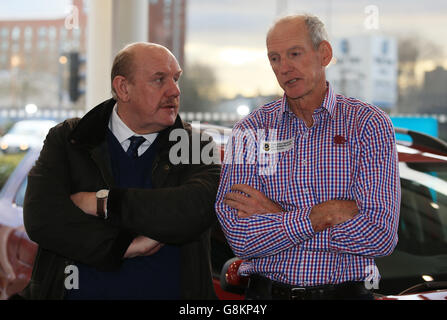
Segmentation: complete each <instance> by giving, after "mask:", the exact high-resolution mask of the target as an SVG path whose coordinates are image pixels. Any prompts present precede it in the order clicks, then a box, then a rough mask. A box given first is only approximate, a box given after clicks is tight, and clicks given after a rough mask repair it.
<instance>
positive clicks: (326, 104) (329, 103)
mask: <svg viewBox="0 0 447 320" xmlns="http://www.w3.org/2000/svg"><path fill="white" fill-rule="evenodd" d="M326 87H327V90H326V95H325V97H324V99H323V102H322V103H321V106H320V107H319V108H317V109H316V110H315V111H316V112H317V111H318V110H320V109H323V110H324V109H325V110H326V111H327V112H328V113H329V116H330V117H331V119H333V118H334V116H335V107H336V105H337V95H336V94H335V91H334V88H333V87H332V86H331V84H330V83H329V82H328V81H326ZM281 110H282V113H284V112H292V110H290V108H289V104H288V103H287V96H286V94H285V93H284V96H283V98H282V101H281ZM292 113H293V112H292Z"/></svg>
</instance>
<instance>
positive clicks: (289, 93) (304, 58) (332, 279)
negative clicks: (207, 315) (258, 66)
mask: <svg viewBox="0 0 447 320" xmlns="http://www.w3.org/2000/svg"><path fill="white" fill-rule="evenodd" d="M267 51H268V59H269V61H270V65H271V67H272V69H273V72H274V73H275V75H276V78H277V80H278V83H279V85H280V86H281V88H282V89H283V90H284V96H283V98H282V99H279V100H277V101H274V102H272V103H269V104H267V105H264V106H261V107H260V108H258V109H256V110H255V111H253V112H252V113H251V114H250V115H248V116H247V117H246V118H245V119H243V120H241V121H240V122H238V123H237V124H236V126H235V127H234V128H233V137H232V140H231V143H230V144H229V145H228V148H227V150H226V155H227V159H225V161H224V165H223V167H222V174H221V182H220V186H219V191H218V195H217V201H216V204H215V208H216V212H217V215H218V219H219V221H220V223H221V225H222V229H223V231H224V233H225V235H226V237H227V239H228V242H229V244H230V246H231V248H232V249H233V251H234V253H235V254H236V256H238V257H240V258H241V259H243V260H244V262H243V263H242V264H241V266H240V269H239V272H240V274H241V275H245V276H249V277H250V280H249V285H248V289H247V292H246V297H247V298H248V299H264V298H265V299H371V298H372V297H373V296H372V293H371V291H370V290H369V289H371V288H372V287H373V286H375V287H376V286H377V285H376V282H377V281H378V278H379V274H378V271H377V267H376V266H375V263H374V259H375V258H376V257H381V256H384V255H389V254H391V252H392V251H393V249H394V247H395V246H396V244H397V226H398V220H399V207H400V182H399V174H398V160H397V152H396V147H395V137H394V130H393V126H392V124H391V121H390V119H389V117H388V116H387V114H386V113H385V112H383V111H382V110H380V109H379V108H377V107H375V106H372V105H369V104H367V103H364V102H361V101H359V100H356V99H353V98H346V97H344V96H343V95H340V94H336V93H335V92H334V89H333V87H332V86H331V85H330V83H329V82H327V81H326V76H325V68H326V67H327V66H328V65H329V63H330V62H331V60H332V48H331V45H330V43H329V42H328V39H327V35H326V32H325V31H324V26H323V23H322V22H321V21H320V20H319V19H318V18H317V17H315V16H311V15H294V16H288V17H284V18H282V19H280V20H278V21H277V22H276V23H275V24H274V25H273V27H272V28H271V29H270V30H269V32H268V34H267ZM241 154H243V155H247V156H246V157H245V158H244V157H242V158H241V157H240V155H241ZM236 158H237V159H236ZM241 159H242V160H243V161H241ZM253 160H254V161H253ZM266 164H267V168H266ZM267 169H268V170H267ZM370 280H373V282H374V283H373V284H371V283H370Z"/></svg>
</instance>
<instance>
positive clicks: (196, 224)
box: [106, 143, 220, 245]
mask: <svg viewBox="0 0 447 320" xmlns="http://www.w3.org/2000/svg"><path fill="white" fill-rule="evenodd" d="M204 145H205V143H201V150H202V149H203V147H204ZM216 162H220V161H218V160H217V161H214V162H213V163H214V164H204V163H203V162H201V163H200V164H183V165H180V166H177V168H173V169H172V170H173V171H172V172H171V174H172V175H177V174H179V169H180V170H181V171H182V173H181V179H180V181H179V182H178V185H176V186H170V187H164V188H154V189H122V188H111V189H110V193H109V198H108V200H107V212H108V219H107V220H106V221H107V222H108V223H110V224H112V225H115V226H117V227H120V228H124V229H127V230H129V231H132V232H135V233H137V234H139V235H144V236H147V237H149V238H152V239H155V240H157V241H159V242H162V243H167V244H177V245H178V244H184V243H187V242H190V241H192V240H194V239H195V238H198V237H199V236H200V235H202V234H203V233H204V232H205V231H206V230H207V229H208V228H210V227H211V225H212V224H213V223H214V222H215V221H216V215H215V212H214V201H215V199H216V192H217V187H218V184H219V175H220V164H216ZM177 178H178V177H174V179H177Z"/></svg>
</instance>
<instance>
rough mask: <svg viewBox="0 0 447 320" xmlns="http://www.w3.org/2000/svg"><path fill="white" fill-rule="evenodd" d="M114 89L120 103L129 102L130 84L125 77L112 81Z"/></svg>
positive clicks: (118, 77) (117, 77)
mask: <svg viewBox="0 0 447 320" xmlns="http://www.w3.org/2000/svg"><path fill="white" fill-rule="evenodd" d="M112 85H113V88H114V89H115V92H116V95H117V98H118V100H119V101H122V102H128V101H129V99H130V95H129V87H128V86H129V82H128V81H127V79H126V78H125V77H123V76H116V77H115V78H113V81H112Z"/></svg>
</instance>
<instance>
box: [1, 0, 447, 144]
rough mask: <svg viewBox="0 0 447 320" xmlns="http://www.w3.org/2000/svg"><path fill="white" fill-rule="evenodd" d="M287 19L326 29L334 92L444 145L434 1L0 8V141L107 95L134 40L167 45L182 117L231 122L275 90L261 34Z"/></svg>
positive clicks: (110, 1) (28, 1)
mask: <svg viewBox="0 0 447 320" xmlns="http://www.w3.org/2000/svg"><path fill="white" fill-rule="evenodd" d="M296 12H308V13H312V14H315V15H317V16H319V17H320V18H321V19H322V21H323V22H324V23H325V25H326V28H327V31H328V33H329V36H330V40H331V43H332V45H333V48H334V59H333V61H332V62H331V64H330V66H329V67H328V70H327V75H328V79H329V81H331V83H332V84H333V85H334V86H335V87H336V90H337V91H338V92H340V93H343V94H345V95H347V96H352V97H356V98H359V99H362V100H365V101H367V102H369V103H372V104H375V105H378V106H379V107H381V108H382V109H384V110H385V111H386V112H388V113H389V114H390V115H391V117H392V119H393V122H394V124H395V125H396V126H399V127H407V128H413V129H418V130H420V131H423V132H425V133H428V134H430V135H433V136H436V137H440V138H443V139H447V117H446V107H447V56H446V42H445V38H446V31H447V2H446V1H444V0H425V1H419V0H375V1H363V0H336V1H335V0H314V1H300V0H244V1H237V0H15V1H1V2H0V40H1V42H0V134H1V135H4V134H5V133H7V132H8V130H10V129H11V127H12V126H13V125H14V124H15V123H16V122H17V121H20V120H40V119H45V120H53V121H55V122H59V121H62V120H64V119H65V118H69V117H76V116H82V115H83V114H84V113H85V112H86V111H88V110H89V109H91V108H92V107H93V106H94V105H95V104H97V103H99V102H101V101H102V100H103V99H106V98H108V97H110V87H109V86H110V85H109V73H110V66H111V62H112V57H113V56H114V55H115V54H116V51H117V50H118V49H119V48H121V47H122V46H123V45H124V44H125V43H128V42H132V41H135V40H144V39H147V40H149V41H152V42H156V43H160V44H163V45H165V46H167V47H168V48H169V49H171V51H172V52H173V53H174V54H175V55H176V57H177V58H178V60H179V62H180V64H181V66H182V68H183V69H184V70H185V72H184V75H183V78H182V79H181V90H182V96H181V101H182V102H181V112H182V113H181V115H182V116H183V118H184V119H185V120H187V121H193V120H199V121H202V122H208V123H216V124H221V125H226V126H232V125H233V124H234V123H235V122H236V121H237V120H239V119H240V118H241V117H243V116H245V115H246V114H248V113H249V112H250V111H251V110H253V109H254V108H256V107H258V106H259V105H261V104H264V103H266V102H269V101H271V100H273V99H276V98H278V97H280V96H281V95H282V91H281V89H280V87H279V86H278V84H277V82H276V79H275V76H274V74H273V72H272V71H271V69H270V66H269V63H268V59H267V56H266V49H265V34H266V32H267V30H268V28H269V27H270V26H271V24H272V23H273V22H274V20H275V19H276V18H277V17H279V16H281V15H285V14H290V13H296ZM126 28H127V29H129V30H127V31H125V29H126ZM123 30H124V31H123ZM126 32H127V33H126ZM101 64H103V65H104V66H103V67H102V69H101ZM33 125H36V124H35V123H34V124H33ZM22 127H29V124H28V125H25V126H22ZM16 131H17V129H16ZM19 133H20V132H19ZM28 133H29V132H28ZM31 135H34V134H33V133H31ZM6 144H7V143H6V142H2V149H3V150H6V149H7V146H6ZM22 147H23V148H22V149H26V148H25V147H26V145H23V146H22ZM16 149H17V148H16ZM18 149H20V145H19V146H18ZM11 150H12V149H11ZM11 150H10V151H11Z"/></svg>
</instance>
